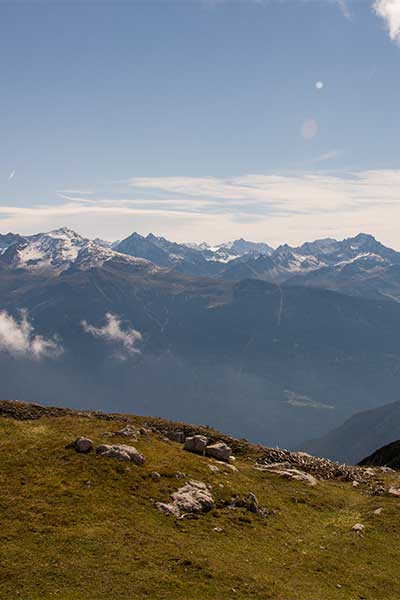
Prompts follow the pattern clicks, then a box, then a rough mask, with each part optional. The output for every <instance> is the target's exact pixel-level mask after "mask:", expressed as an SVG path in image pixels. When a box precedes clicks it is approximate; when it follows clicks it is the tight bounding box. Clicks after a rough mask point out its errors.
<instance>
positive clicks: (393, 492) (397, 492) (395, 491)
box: [387, 487, 400, 498]
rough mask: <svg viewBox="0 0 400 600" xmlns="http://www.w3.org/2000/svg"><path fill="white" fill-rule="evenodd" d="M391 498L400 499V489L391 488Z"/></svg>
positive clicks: (389, 491) (389, 492) (389, 490)
mask: <svg viewBox="0 0 400 600" xmlns="http://www.w3.org/2000/svg"><path fill="white" fill-rule="evenodd" d="M387 493H388V494H389V496H396V498H399V497H400V488H395V487H390V488H389V489H388V492H387Z"/></svg>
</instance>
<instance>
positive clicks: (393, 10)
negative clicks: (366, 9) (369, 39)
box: [374, 0, 400, 44]
mask: <svg viewBox="0 0 400 600" xmlns="http://www.w3.org/2000/svg"><path fill="white" fill-rule="evenodd" d="M374 10H375V12H376V14H377V15H379V16H380V17H382V18H383V19H384V20H385V23H386V26H387V28H388V31H389V35H390V39H391V40H393V41H394V42H397V43H398V44H400V0H375V3H374Z"/></svg>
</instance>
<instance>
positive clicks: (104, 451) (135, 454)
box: [96, 444, 145, 465]
mask: <svg viewBox="0 0 400 600" xmlns="http://www.w3.org/2000/svg"><path fill="white" fill-rule="evenodd" d="M96 454H97V455H99V456H102V457H106V458H116V459H117V460H123V461H131V462H133V463H135V465H142V464H143V463H144V462H145V458H144V456H143V454H141V453H140V452H139V451H138V450H136V448H134V447H133V446H126V445H124V444H114V445H112V446H109V445H107V444H102V445H101V446H98V448H97V449H96Z"/></svg>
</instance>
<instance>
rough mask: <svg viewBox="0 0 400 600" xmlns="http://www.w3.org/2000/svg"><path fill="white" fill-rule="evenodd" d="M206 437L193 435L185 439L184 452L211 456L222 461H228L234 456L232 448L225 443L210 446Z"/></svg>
mask: <svg viewBox="0 0 400 600" xmlns="http://www.w3.org/2000/svg"><path fill="white" fill-rule="evenodd" d="M208 441H209V440H208V438H207V437H206V436H205V435H193V436H189V437H187V438H185V443H184V446H183V448H184V450H188V451H189V452H195V453H196V454H202V455H203V456H204V455H206V456H210V457H212V458H215V459H217V460H220V461H228V460H229V457H230V456H231V454H232V448H231V447H230V446H228V444H226V443H225V442H215V443H214V444H210V445H208Z"/></svg>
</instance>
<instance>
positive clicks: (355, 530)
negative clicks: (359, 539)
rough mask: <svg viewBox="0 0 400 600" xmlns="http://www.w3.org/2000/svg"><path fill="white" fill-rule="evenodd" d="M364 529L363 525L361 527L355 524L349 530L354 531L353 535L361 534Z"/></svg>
mask: <svg viewBox="0 0 400 600" xmlns="http://www.w3.org/2000/svg"><path fill="white" fill-rule="evenodd" d="M364 529H365V525H362V524H361V523H356V524H355V525H353V527H352V528H351V530H352V531H354V532H355V533H362V532H363V531H364Z"/></svg>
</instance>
